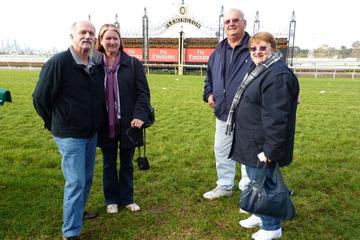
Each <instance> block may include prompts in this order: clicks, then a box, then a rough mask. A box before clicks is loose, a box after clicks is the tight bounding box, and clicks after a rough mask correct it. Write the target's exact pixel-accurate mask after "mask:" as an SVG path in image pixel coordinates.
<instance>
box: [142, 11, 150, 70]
mask: <svg viewBox="0 0 360 240" xmlns="http://www.w3.org/2000/svg"><path fill="white" fill-rule="evenodd" d="M143 41H144V53H143V59H144V63H148V60H149V18H148V17H147V14H146V8H144V16H143Z"/></svg>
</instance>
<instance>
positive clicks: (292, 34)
mask: <svg viewBox="0 0 360 240" xmlns="http://www.w3.org/2000/svg"><path fill="white" fill-rule="evenodd" d="M295 30H296V20H295V11H293V12H292V15H291V20H290V25H289V54H288V58H287V63H288V64H289V65H290V67H292V66H293V60H294V47H295V45H294V43H295Z"/></svg>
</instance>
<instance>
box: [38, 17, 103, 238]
mask: <svg viewBox="0 0 360 240" xmlns="http://www.w3.org/2000/svg"><path fill="white" fill-rule="evenodd" d="M70 38H71V40H72V46H71V47H70V48H69V49H68V50H66V51H64V52H61V53H58V54H56V55H55V56H53V57H52V58H51V59H50V60H49V61H48V62H46V63H45V65H44V66H43V68H42V70H41V72H40V77H39V81H38V83H37V85H36V88H35V91H34V93H33V103H34V107H35V109H36V111H37V112H38V114H39V115H40V117H41V118H42V119H43V121H44V124H45V128H47V129H48V130H51V133H52V135H53V136H54V140H55V142H56V144H57V145H58V149H59V152H60V154H61V156H62V162H61V168H62V171H63V174H64V178H65V189H64V222H63V226H62V231H63V239H64V240H65V239H78V238H79V236H80V231H81V226H82V222H83V218H85V219H88V218H90V215H89V214H86V215H84V207H85V204H86V200H87V198H88V195H89V192H90V187H91V183H92V179H93V170H94V164H95V155H96V142H97V134H96V133H97V130H98V127H99V126H100V125H101V123H102V116H103V114H102V106H103V104H104V100H105V97H104V83H103V79H95V78H94V77H92V76H93V75H94V72H93V71H94V70H96V69H95V68H94V67H92V65H93V64H92V61H91V60H90V57H89V54H90V51H91V49H92V48H93V46H94V42H95V27H94V25H93V24H92V23H90V22H89V21H78V22H75V23H74V24H73V25H72V27H71V34H70ZM92 217H94V215H93V216H92Z"/></svg>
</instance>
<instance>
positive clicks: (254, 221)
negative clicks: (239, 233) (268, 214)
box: [239, 214, 262, 228]
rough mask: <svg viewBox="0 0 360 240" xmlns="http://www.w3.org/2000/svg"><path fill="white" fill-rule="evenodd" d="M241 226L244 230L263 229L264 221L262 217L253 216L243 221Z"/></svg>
mask: <svg viewBox="0 0 360 240" xmlns="http://www.w3.org/2000/svg"><path fill="white" fill-rule="evenodd" d="M239 224H240V225H241V226H242V227H244V228H255V227H261V226H262V221H261V218H260V217H258V216H256V215H255V214H253V215H251V216H250V217H249V218H248V219H245V220H241V221H240V222H239Z"/></svg>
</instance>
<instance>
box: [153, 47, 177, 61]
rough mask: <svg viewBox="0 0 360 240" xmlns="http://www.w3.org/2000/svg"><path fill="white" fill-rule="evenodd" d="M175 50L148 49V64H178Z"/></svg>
mask: <svg viewBox="0 0 360 240" xmlns="http://www.w3.org/2000/svg"><path fill="white" fill-rule="evenodd" d="M178 61H179V55H178V50H177V49H176V48H149V62H178Z"/></svg>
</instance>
